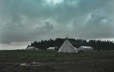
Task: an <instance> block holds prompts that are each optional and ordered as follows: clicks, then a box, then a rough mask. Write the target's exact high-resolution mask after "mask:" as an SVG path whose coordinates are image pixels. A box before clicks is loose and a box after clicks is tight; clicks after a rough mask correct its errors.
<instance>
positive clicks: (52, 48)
mask: <svg viewBox="0 0 114 72" xmlns="http://www.w3.org/2000/svg"><path fill="white" fill-rule="evenodd" d="M47 50H56V47H49V48H47Z"/></svg>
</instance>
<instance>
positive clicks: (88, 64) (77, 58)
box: [0, 51, 114, 72]
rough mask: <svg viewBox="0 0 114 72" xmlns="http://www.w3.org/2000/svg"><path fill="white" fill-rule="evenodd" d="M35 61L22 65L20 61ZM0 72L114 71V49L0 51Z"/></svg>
mask: <svg viewBox="0 0 114 72" xmlns="http://www.w3.org/2000/svg"><path fill="white" fill-rule="evenodd" d="M28 62H29V63H31V62H37V64H29V65H27V66H22V65H20V64H22V63H28ZM0 72H114V51H101V52H92V53H71V54H69V53H57V52H45V51H0Z"/></svg>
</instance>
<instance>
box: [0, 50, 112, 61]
mask: <svg viewBox="0 0 114 72" xmlns="http://www.w3.org/2000/svg"><path fill="white" fill-rule="evenodd" d="M101 59H114V51H101V52H97V51H96V52H91V53H58V52H54V51H25V50H1V51H0V62H28V61H38V62H55V61H60V62H63V61H77V60H101Z"/></svg>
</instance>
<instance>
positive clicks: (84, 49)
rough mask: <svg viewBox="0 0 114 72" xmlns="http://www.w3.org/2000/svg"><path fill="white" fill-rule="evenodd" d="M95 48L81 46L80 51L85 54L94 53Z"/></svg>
mask: <svg viewBox="0 0 114 72" xmlns="http://www.w3.org/2000/svg"><path fill="white" fill-rule="evenodd" d="M93 50H94V49H93V47H91V46H81V47H79V48H78V51H84V52H88V51H93Z"/></svg>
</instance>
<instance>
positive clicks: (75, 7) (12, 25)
mask: <svg viewBox="0 0 114 72" xmlns="http://www.w3.org/2000/svg"><path fill="white" fill-rule="evenodd" d="M113 19H114V0H0V43H4V44H10V43H11V42H29V41H34V40H41V39H50V38H57V37H65V36H69V37H74V38H87V39H93V38H95V39H97V38H98V39H99V38H114V32H113V31H114V28H113V27H114V24H113V23H114V20H113Z"/></svg>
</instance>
